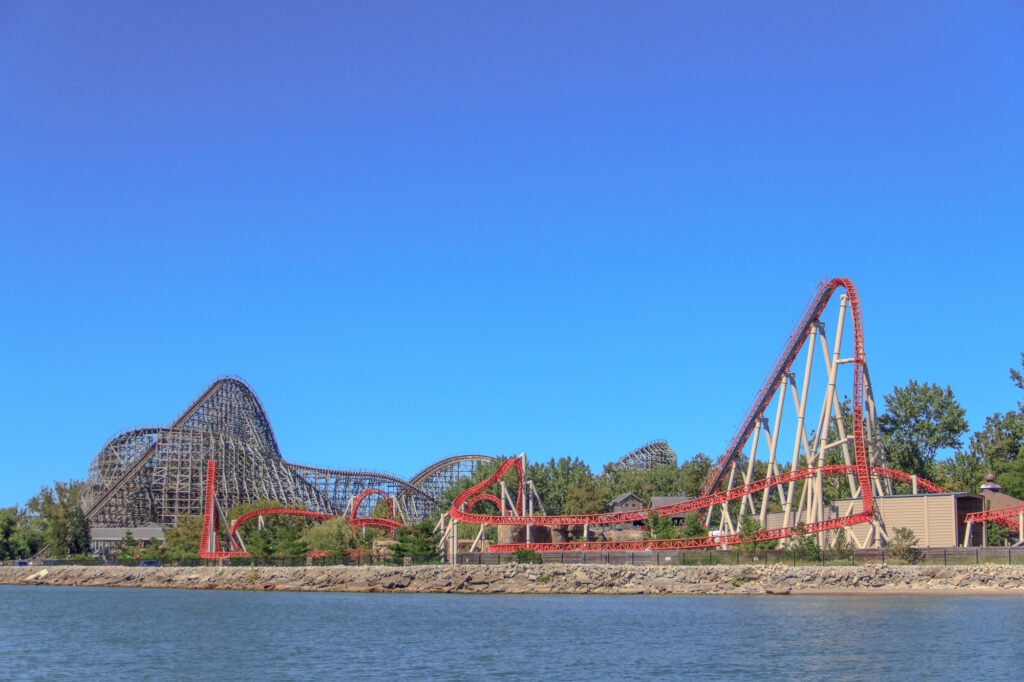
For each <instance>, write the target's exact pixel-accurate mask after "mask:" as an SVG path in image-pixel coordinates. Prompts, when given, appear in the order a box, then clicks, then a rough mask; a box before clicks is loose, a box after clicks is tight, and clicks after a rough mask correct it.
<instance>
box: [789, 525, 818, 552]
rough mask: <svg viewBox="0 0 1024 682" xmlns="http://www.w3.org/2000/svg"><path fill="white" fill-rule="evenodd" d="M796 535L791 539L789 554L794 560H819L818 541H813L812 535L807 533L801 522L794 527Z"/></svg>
mask: <svg viewBox="0 0 1024 682" xmlns="http://www.w3.org/2000/svg"><path fill="white" fill-rule="evenodd" d="M794 533H795V534H796V537H794V538H792V539H791V542H790V545H789V555H790V558H792V559H793V560H794V561H821V550H820V549H819V548H818V543H816V542H815V541H814V536H813V535H808V534H806V533H807V530H806V528H805V527H804V525H803V524H802V523H801V524H800V525H798V526H797V527H796V528H795V529H794Z"/></svg>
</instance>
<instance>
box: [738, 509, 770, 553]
mask: <svg viewBox="0 0 1024 682" xmlns="http://www.w3.org/2000/svg"><path fill="white" fill-rule="evenodd" d="M759 530H761V522H760V521H758V520H757V519H755V518H754V517H753V516H750V515H749V514H746V515H744V516H743V518H741V519H740V527H739V534H740V536H741V538H742V540H743V541H742V542H740V543H739V544H738V545H737V547H736V548H737V549H738V550H739V552H740V554H746V555H750V554H753V553H754V552H755V551H756V550H758V549H767V548H765V547H759V546H758V545H759V544H760V543H758V542H756V541H755V537H756V533H757V531H759Z"/></svg>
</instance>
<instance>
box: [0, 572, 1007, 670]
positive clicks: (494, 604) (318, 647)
mask: <svg viewBox="0 0 1024 682" xmlns="http://www.w3.org/2000/svg"><path fill="white" fill-rule="evenodd" d="M1022 647H1024V597H971V596H927V595H924V596H910V597H887V596H838V597H824V596H821V597H802V596H800V597H798V596H779V597H768V596H762V597H736V596H731V597H730V596H686V597H678V596H676V597H669V596H662V597H653V596H625V595H623V596H596V595H586V596H558V595H536V596H523V595H516V596H512V595H508V596H504V595H434V594H425V595H419V594H332V593H310V592H274V593H264V592H221V591H183V590H146V589H111V588H91V587H46V586H6V585H0V678H5V679H6V678H14V679H26V678H46V679H57V678H75V679H77V678H83V677H84V678H104V679H109V678H117V679H126V678H135V679H139V678H152V677H160V678H163V679H197V678H215V679H251V678H262V679H282V678H288V679H298V678H305V679H308V678H311V677H321V678H322V677H328V678H344V677H353V676H361V677H372V678H379V677H384V676H387V677H396V678H412V677H416V678H431V679H432V678H442V679H479V678H481V677H508V678H513V679H515V678H526V677H532V678H547V679H552V678H554V679H574V680H575V679H578V680H594V679H606V678H609V677H612V676H614V677H620V678H621V677H625V678H648V677H658V678H680V677H693V678H701V679H723V678H735V677H758V678H764V679H779V678H782V679H789V678H795V677H804V676H814V677H821V676H828V677H833V678H840V679H868V678H873V679H878V678H879V677H881V678H884V679H892V678H897V677H906V678H919V677H922V676H929V677H945V678H953V677H958V678H964V677H972V678H977V677H982V676H985V677H987V676H992V677H995V676H999V677H1010V678H1013V677H1016V676H1018V675H1019V674H1020V673H1019V670H1020V666H1021V664H1022V662H1024V648H1022Z"/></svg>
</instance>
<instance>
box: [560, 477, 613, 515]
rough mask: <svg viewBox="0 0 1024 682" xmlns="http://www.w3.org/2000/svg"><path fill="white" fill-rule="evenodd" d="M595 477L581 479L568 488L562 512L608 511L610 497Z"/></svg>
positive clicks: (596, 512)
mask: <svg viewBox="0 0 1024 682" xmlns="http://www.w3.org/2000/svg"><path fill="white" fill-rule="evenodd" d="M603 488H604V486H602V485H601V482H600V481H598V480H597V479H595V478H590V479H584V480H581V481H580V482H579V483H577V484H576V485H574V486H572V487H571V488H569V490H568V492H567V493H566V495H565V503H564V504H563V507H562V513H563V514H601V513H603V512H606V511H608V500H610V499H611V497H609V496H608V494H607V493H606V492H605V491H604V490H603Z"/></svg>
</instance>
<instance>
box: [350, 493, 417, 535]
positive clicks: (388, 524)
mask: <svg viewBox="0 0 1024 682" xmlns="http://www.w3.org/2000/svg"><path fill="white" fill-rule="evenodd" d="M370 495H380V496H381V497H383V498H384V500H385V501H386V502H387V503H388V518H386V519H378V518H376V517H373V516H364V517H359V516H356V514H358V513H359V505H361V504H362V503H363V500H365V499H366V498H367V497H369V496H370ZM348 523H349V525H350V526H352V527H355V528H358V527H364V526H370V527H371V528H383V529H384V530H386V531H388V535H389V536H390V537H395V531H396V530H397V529H399V528H401V527H402V526H403V525H404V524H402V523H401V522H399V521H396V520H395V503H394V500H392V499H391V498H390V497H388V494H387V493H386V492H384V491H383V490H380V489H379V488H367V489H366V490H364V491H362V492H361V493H359V494H358V495H356V497H355V498H354V499H353V500H352V509H351V510H350V511H349V514H348Z"/></svg>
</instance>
